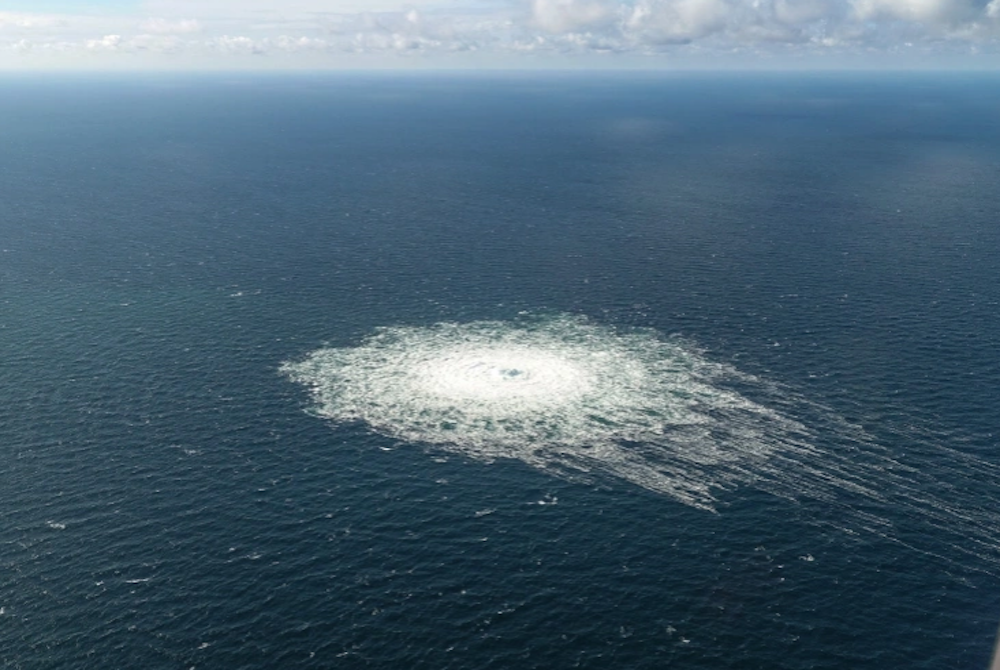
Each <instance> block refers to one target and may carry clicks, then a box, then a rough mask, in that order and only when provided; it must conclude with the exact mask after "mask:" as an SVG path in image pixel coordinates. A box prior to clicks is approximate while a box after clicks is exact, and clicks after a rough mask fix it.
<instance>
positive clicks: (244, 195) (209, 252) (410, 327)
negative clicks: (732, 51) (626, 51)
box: [0, 74, 1000, 670]
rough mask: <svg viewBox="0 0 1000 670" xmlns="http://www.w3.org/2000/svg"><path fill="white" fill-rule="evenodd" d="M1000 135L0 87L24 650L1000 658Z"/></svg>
mask: <svg viewBox="0 0 1000 670" xmlns="http://www.w3.org/2000/svg"><path fill="white" fill-rule="evenodd" d="M998 119H1000V79H997V78H996V77H995V76H993V75H990V76H987V75H976V76H971V75H969V76H965V75H954V74H950V75H871V74H866V75H835V74H829V75H822V76H819V75H816V76H809V75H781V76H778V75H753V76H743V75H740V76H737V75H712V74H691V75H663V76H651V75H650V76H646V75H628V76H625V75H610V74H606V75H600V76H594V77H591V76H583V75H563V76H554V75H527V74H523V75H503V74H498V75H494V76H491V77H489V78H487V77H477V76H471V75H435V74H426V75H420V76H402V75H388V74H386V75H336V76H335V75H287V76H276V75H245V74H233V75H211V76H193V75H188V76H171V75H154V76H139V75H129V76H110V75H109V76H83V75H80V76H74V77H59V76H36V77H28V76H15V75H3V77H2V78H0V665H2V667H4V668H11V669H41V668H45V669H56V668H144V669H159V668H163V669H173V668H177V669H181V668H183V669H187V668H206V669H208V668H212V669H236V668H240V669H244V668H245V669H250V668H427V669H441V668H455V669H458V668H463V669H464V668H480V669H491V668H494V669H500V668H505V669H506V668H517V669H529V668H538V669H543V668H545V669H548V668H574V667H575V668H616V669H632V668H636V669H638V668H648V669H653V668H666V667H676V668H705V669H718V668H740V669H745V668H767V669H774V668H787V669H789V670H806V669H813V670H816V669H820V668H829V669H843V668H851V669H852V670H862V669H873V670H875V669H877V670H885V669H886V668H907V669H920V668H923V669H926V670H940V669H945V668H955V669H959V668H983V667H985V666H986V665H987V663H988V659H989V656H990V653H991V649H992V645H993V641H994V637H995V633H996V630H997V624H998V623H1000V437H998V436H1000V405H998V401H1000V281H998V278H1000V123H998V122H997V120H998ZM508 358H509V359H511V360H513V362H512V363H508V362H507V359H508ZM310 366H311V367H310ZM470 399H471V400H470ZM463 403H464V404H463ZM637 426H638V427H637ZM522 438H523V439H522Z"/></svg>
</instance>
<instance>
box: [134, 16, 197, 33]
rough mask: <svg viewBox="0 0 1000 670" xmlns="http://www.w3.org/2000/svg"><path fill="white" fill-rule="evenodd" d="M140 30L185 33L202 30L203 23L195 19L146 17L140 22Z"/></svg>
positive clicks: (145, 31)
mask: <svg viewBox="0 0 1000 670" xmlns="http://www.w3.org/2000/svg"><path fill="white" fill-rule="evenodd" d="M139 30H141V31H142V32H144V33H152V34H154V35H184V34H188V33H199V32H201V30H202V26H201V23H200V22H199V21H196V20H194V19H180V20H177V21H170V20H168V19H160V18H156V19H146V20H145V21H143V22H142V23H140V24H139Z"/></svg>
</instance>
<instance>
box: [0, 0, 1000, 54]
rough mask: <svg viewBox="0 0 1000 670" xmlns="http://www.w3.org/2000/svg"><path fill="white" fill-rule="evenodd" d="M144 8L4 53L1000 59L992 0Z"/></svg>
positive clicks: (19, 33)
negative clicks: (952, 54)
mask: <svg viewBox="0 0 1000 670" xmlns="http://www.w3.org/2000/svg"><path fill="white" fill-rule="evenodd" d="M144 7H145V10H146V11H147V12H148V14H147V15H137V16H122V15H120V14H119V15H115V16H108V17H101V16H98V15H96V14H88V15H56V14H33V13H25V12H19V13H14V12H0V47H6V49H5V50H4V52H5V53H11V54H13V53H14V52H15V51H18V52H21V53H22V54H23V53H25V52H31V53H37V52H40V51H45V50H50V51H51V50H54V49H56V45H59V46H58V48H59V49H60V50H61V51H65V52H72V51H74V50H76V51H79V52H84V53H87V52H89V53H104V54H113V53H118V52H123V51H127V52H131V53H139V52H144V53H158V54H188V55H190V56H191V58H192V59H197V58H204V59H205V62H206V63H209V62H211V55H212V54H216V55H217V54H219V53H225V54H229V55H232V56H247V57H249V56H268V55H280V56H281V57H282V58H285V59H286V61H287V62H288V63H294V61H293V60H287V59H288V58H291V57H293V56H297V57H301V58H302V59H309V60H308V64H309V66H310V67H315V66H317V65H318V66H322V64H323V61H322V60H321V58H322V57H324V56H330V55H336V54H341V55H343V54H354V55H364V54H383V55H384V54H399V55H413V54H424V55H443V56H447V55H448V54H455V53H469V52H477V53H479V54H487V55H489V57H490V58H492V59H493V62H495V63H497V64H500V65H505V66H508V67H509V66H517V64H518V61H517V60H516V58H517V54H533V55H535V56H538V57H543V56H544V55H545V54H554V55H558V56H560V57H565V56H567V55H574V54H576V55H580V54H595V55H600V54H605V55H606V54H612V55H614V54H618V55H625V56H631V57H644V58H646V60H645V61H644V62H646V63H650V64H655V63H656V61H655V60H650V59H649V57H654V58H655V57H656V56H658V55H662V54H669V55H670V56H671V57H683V56H684V55H685V54H691V53H697V54H701V55H705V54H713V53H716V54H734V53H739V54H743V55H744V56H746V57H748V58H749V57H756V56H768V54H770V55H772V57H777V58H784V57H791V56H794V55H795V54H799V53H809V54H811V55H813V56H816V55H819V56H821V57H822V56H823V55H824V54H827V55H829V56H830V57H837V56H842V55H845V54H848V55H849V54H862V53H863V54H868V56H869V57H874V56H872V54H874V55H876V56H877V54H878V53H885V54H892V53H897V52H899V51H900V50H901V49H907V48H911V47H914V48H917V47H919V48H922V49H924V50H925V51H926V52H927V53H935V52H936V51H940V50H945V51H947V50H949V49H951V50H953V51H954V50H961V49H965V50H966V52H972V51H973V50H975V51H978V52H979V53H981V54H986V55H990V54H996V53H998V52H1000V0H410V1H409V2H405V4H404V2H402V1H401V0H365V1H364V2H362V0H282V1H280V2H279V1H278V0H147V2H146V3H145V5H144ZM775 55H776V56H775ZM187 62H190V61H187ZM226 62H228V63H232V62H235V61H234V60H232V59H227V61H226ZM301 62H303V63H305V62H306V60H302V61H301ZM454 62H455V63H457V64H461V62H460V61H459V60H455V61H454ZM535 62H536V63H540V64H544V63H542V61H535ZM341 64H343V63H341ZM361 65H362V66H363V65H364V63H361ZM0 66H2V62H0Z"/></svg>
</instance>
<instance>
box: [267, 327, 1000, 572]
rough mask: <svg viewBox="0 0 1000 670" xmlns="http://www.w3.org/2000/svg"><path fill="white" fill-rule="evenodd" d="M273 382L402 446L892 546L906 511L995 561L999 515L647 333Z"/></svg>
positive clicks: (365, 349)
mask: <svg viewBox="0 0 1000 670" xmlns="http://www.w3.org/2000/svg"><path fill="white" fill-rule="evenodd" d="M282 370H283V371H284V372H285V373H286V374H288V375H289V376H290V377H291V378H292V379H294V380H296V381H298V382H301V383H303V384H305V385H307V386H308V387H310V388H311V389H312V393H313V397H314V400H315V406H314V408H313V410H314V411H315V413H317V414H318V415H320V416H322V417H325V418H328V419H330V420H332V421H334V422H338V423H344V422H363V423H365V424H367V425H368V426H369V427H370V428H371V429H372V430H374V431H376V432H378V433H381V434H383V435H386V436H389V437H392V438H395V439H397V440H400V441H402V442H406V443H415V444H422V445H425V446H430V447H432V448H434V449H437V450H440V451H444V452H448V453H455V454H461V455H464V456H466V457H470V458H473V459H477V460H480V461H486V462H491V461H494V460H497V459H517V460H519V461H522V462H524V463H526V464H528V465H530V466H532V467H535V468H538V469H540V470H543V471H546V472H549V473H552V474H555V475H558V476H562V477H567V478H571V479H584V480H590V481H592V480H601V479H605V480H606V479H607V478H609V477H610V478H617V479H621V480H625V481H628V482H631V483H632V484H635V485H637V486H640V487H643V488H646V489H649V490H652V491H655V492H658V493H663V494H666V495H669V496H672V497H673V498H675V499H677V500H679V501H681V502H683V503H685V504H688V505H692V506H694V507H698V508H702V509H706V510H715V509H716V507H717V503H718V496H719V493H720V492H721V491H724V490H730V489H733V488H736V487H738V486H740V485H752V486H753V487H755V488H758V489H761V490H764V491H767V492H769V493H773V494H775V495H778V496H782V497H785V498H789V499H792V500H803V499H813V500H823V501H826V502H828V503H830V504H831V505H834V506H836V508H837V509H840V510H843V511H844V512H845V513H847V514H848V515H849V516H850V517H851V518H852V519H853V521H852V522H851V523H852V525H853V526H854V527H856V528H860V529H865V530H868V531H871V532H873V533H876V534H879V535H882V536H884V537H889V538H890V539H894V540H896V541H902V540H899V539H898V538H897V535H895V534H894V533H893V531H892V530H891V526H892V524H891V523H890V521H889V520H888V519H889V518H890V517H892V516H893V514H892V513H889V512H887V510H890V509H894V510H896V511H897V512H896V515H897V516H898V513H899V510H902V511H903V516H908V517H911V518H919V519H921V520H922V522H925V523H926V524H929V525H930V526H932V527H933V528H934V529H935V530H936V531H937V532H938V533H940V534H942V535H943V534H948V535H950V536H952V537H953V538H954V539H953V540H952V541H949V543H950V544H952V546H954V547H955V548H956V549H957V551H958V552H962V553H966V554H974V555H976V556H978V557H980V558H986V559H988V560H989V561H990V562H991V563H992V564H994V565H1000V560H998V556H997V553H998V552H997V547H998V546H1000V517H998V515H997V514H994V513H992V512H984V511H982V510H981V509H980V508H979V507H978V506H977V503H976V501H975V500H972V499H969V500H965V499H964V498H963V496H962V495H961V493H960V491H961V489H960V488H958V487H955V486H951V485H949V484H947V483H945V484H944V485H943V487H942V486H938V485H939V484H942V482H938V481H923V480H924V479H927V475H926V474H925V472H926V471H924V472H921V470H923V468H922V467H920V465H919V464H916V467H914V466H913V465H907V464H903V463H901V462H900V461H899V460H898V459H897V458H895V457H894V455H893V454H891V453H890V452H889V450H887V449H886V448H884V447H882V446H880V445H878V444H877V443H876V442H875V441H874V440H873V439H872V438H871V437H870V436H869V435H867V434H865V432H864V431H863V430H861V429H860V428H858V427H857V426H853V425H851V424H850V423H848V422H847V421H845V420H843V419H841V418H840V417H838V416H837V415H836V414H835V413H833V412H831V411H830V410H828V409H826V408H823V407H821V406H819V405H816V404H815V403H810V402H808V401H807V400H805V399H803V398H802V397H800V396H797V395H796V394H794V393H791V392H789V391H788V390H786V389H782V388H781V387H779V386H777V385H775V384H771V383H768V382H766V381H765V380H761V379H758V378H756V377H753V376H751V375H747V374H744V373H741V372H740V371H738V370H736V369H735V368H734V367H732V366H730V365H727V364H723V363H719V362H715V361H712V360H710V359H709V358H708V357H706V356H704V355H703V354H702V353H701V352H699V351H698V350H697V349H696V348H695V347H693V346H691V345H690V344H689V343H687V342H685V341H683V340H680V339H669V338H668V339H664V338H663V337H662V336H660V335H659V334H658V333H656V332H653V331H633V332H626V333H623V332H619V331H616V330H614V329H611V328H607V327H603V326H600V325H596V324H593V323H591V322H589V321H587V320H586V319H583V318H580V317H574V316H557V317H551V318H546V319H534V320H525V321H517V322H505V321H479V322H473V323H465V324H458V323H440V324H436V325H433V326H429V327H390V328H383V329H381V330H378V331H377V332H376V333H375V334H373V335H372V336H371V337H369V338H367V339H366V340H364V341H363V342H362V343H360V344H359V345H358V346H355V347H346V348H324V349H320V350H318V351H315V352H313V353H312V354H310V355H309V356H308V357H307V358H306V359H305V360H302V361H298V362H290V363H286V364H285V365H284V366H282ZM792 417H796V418H792ZM819 435H822V440H820V439H818V437H817V436H819ZM819 442H822V444H823V445H824V449H819V448H818V447H817V446H816V444H817V443H819ZM926 444H930V443H929V442H928V443H926ZM926 444H925V446H926ZM927 448H928V449H930V450H933V452H931V451H928V454H927V459H928V460H929V461H930V460H933V461H934V462H941V460H942V459H951V461H952V462H953V463H954V464H955V466H956V469H957V468H958V466H961V469H962V470H963V471H967V472H973V473H974V472H977V471H978V472H979V473H980V474H982V476H994V477H998V478H1000V468H997V467H995V466H992V465H989V464H986V463H983V462H981V461H978V460H976V459H974V458H972V457H969V456H964V455H961V454H957V453H955V452H954V451H950V450H947V449H946V448H943V447H938V446H934V445H931V446H930V447H927ZM973 461H975V462H973ZM969 476H975V475H969ZM934 490H949V491H951V492H952V495H949V496H941V495H937V494H935V493H934V492H933V491H934ZM956 493H957V495H955V494H956ZM966 497H968V496H966ZM977 509H980V511H976V510H977Z"/></svg>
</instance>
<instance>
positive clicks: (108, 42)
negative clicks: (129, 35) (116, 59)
mask: <svg viewBox="0 0 1000 670" xmlns="http://www.w3.org/2000/svg"><path fill="white" fill-rule="evenodd" d="M121 45H122V36H121V35H105V36H104V37H102V38H101V39H99V40H87V50H88V51H117V50H118V47H120V46H121Z"/></svg>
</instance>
